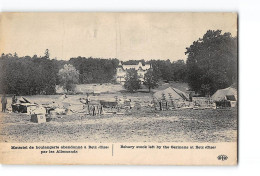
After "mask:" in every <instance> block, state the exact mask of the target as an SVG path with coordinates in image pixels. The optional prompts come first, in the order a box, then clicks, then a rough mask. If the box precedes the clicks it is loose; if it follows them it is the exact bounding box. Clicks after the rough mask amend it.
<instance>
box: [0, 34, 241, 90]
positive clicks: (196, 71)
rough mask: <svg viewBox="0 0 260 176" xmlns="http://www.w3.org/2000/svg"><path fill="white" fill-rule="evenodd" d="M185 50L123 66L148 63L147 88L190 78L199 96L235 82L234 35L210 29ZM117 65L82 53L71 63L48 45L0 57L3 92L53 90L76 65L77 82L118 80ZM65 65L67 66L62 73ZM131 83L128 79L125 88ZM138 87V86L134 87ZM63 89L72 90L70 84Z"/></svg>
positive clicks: (109, 81)
mask: <svg viewBox="0 0 260 176" xmlns="http://www.w3.org/2000/svg"><path fill="white" fill-rule="evenodd" d="M185 54H186V55H187V60H186V62H185V61H184V60H177V61H174V62H171V61H170V60H169V59H168V60H159V59H152V60H149V61H145V60H129V61H124V62H123V64H128V65H131V64H132V65H133V64H138V63H139V62H142V64H150V65H151V66H152V70H149V72H147V74H146V76H145V85H147V86H148V88H149V89H151V88H154V87H156V86H157V85H158V84H157V83H158V81H159V80H162V81H165V82H169V81H178V82H187V83H188V84H189V87H190V89H191V90H194V91H195V92H197V93H199V94H202V95H211V94H213V93H214V92H215V91H216V90H217V89H221V88H226V87H228V86H230V85H232V84H236V83H237V38H236V37H232V36H231V34H230V33H224V34H222V32H221V30H216V31H213V30H208V31H207V32H206V33H205V34H204V36H203V37H202V38H199V39H198V40H197V41H194V42H193V43H192V44H191V45H190V46H189V47H187V48H186V52H185ZM118 64H119V60H118V59H116V58H109V59H104V58H92V57H89V58H86V57H81V56H79V57H76V58H71V59H70V60H68V61H64V60H57V59H51V58H50V51H49V50H48V49H46V51H45V53H44V56H43V57H42V56H37V55H34V56H33V57H30V56H24V57H19V56H18V55H17V53H14V54H4V53H3V54H2V55H1V57H0V93H1V94H3V93H6V94H16V95H35V94H55V93H56V85H66V84H67V83H68V81H65V82H66V83H65V82H64V78H68V75H64V70H65V71H66V70H67V71H68V70H73V69H71V67H70V66H69V65H71V66H73V67H74V68H75V70H74V73H76V74H74V75H75V77H74V78H77V79H78V80H77V81H75V80H74V83H77V84H88V83H115V75H116V68H117V67H118ZM65 65H67V66H66V68H64V66H65ZM61 69H64V70H63V72H62V71H61ZM129 74H135V72H134V71H132V73H129ZM134 77H136V76H135V75H134ZM62 78H63V79H62ZM74 78H73V79H74ZM129 80H132V79H129ZM132 81H133V80H132ZM134 82H138V83H139V81H134ZM131 85H132V84H129V83H128V84H127V85H126V86H125V87H129V86H131ZM65 87H66V86H65ZM139 87H140V86H135V89H136V88H139ZM65 89H67V90H68V89H69V87H68V86H67V88H65ZM130 89H131V90H134V89H132V88H130Z"/></svg>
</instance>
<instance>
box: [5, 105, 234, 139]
mask: <svg viewBox="0 0 260 176" xmlns="http://www.w3.org/2000/svg"><path fill="white" fill-rule="evenodd" d="M0 127H1V130H0V141H1V142H229V141H233V142H234V141H236V140H237V109H236V108H232V109H206V110H193V109H183V110H175V111H159V112H158V111H157V112H154V111H153V110H149V109H148V110H144V111H141V112H140V111H136V112H130V113H129V114H127V115H100V116H89V115H87V116H86V115H84V114H73V115H62V116H59V118H58V117H56V118H53V119H52V120H51V121H50V122H47V123H43V124H37V123H32V122H30V116H29V115H26V114H19V113H4V114H3V113H0Z"/></svg>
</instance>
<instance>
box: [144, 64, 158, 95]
mask: <svg viewBox="0 0 260 176" xmlns="http://www.w3.org/2000/svg"><path fill="white" fill-rule="evenodd" d="M158 82H159V77H158V75H157V74H156V72H155V71H153V69H149V70H148V71H147V72H146V73H145V75H144V85H145V86H146V87H148V89H149V92H150V91H151V89H154V88H156V87H158V86H159V84H158Z"/></svg>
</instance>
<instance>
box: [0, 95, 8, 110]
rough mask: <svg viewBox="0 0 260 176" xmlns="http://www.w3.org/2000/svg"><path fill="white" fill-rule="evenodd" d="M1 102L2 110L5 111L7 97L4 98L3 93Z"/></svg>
mask: <svg viewBox="0 0 260 176" xmlns="http://www.w3.org/2000/svg"><path fill="white" fill-rule="evenodd" d="M1 103H2V112H5V110H6V105H7V98H6V96H5V94H4V95H3V97H2V98H1Z"/></svg>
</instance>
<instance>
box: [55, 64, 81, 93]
mask: <svg viewBox="0 0 260 176" xmlns="http://www.w3.org/2000/svg"><path fill="white" fill-rule="evenodd" d="M58 75H59V78H60V85H61V86H62V87H63V89H64V90H66V91H67V92H69V91H74V90H75V87H76V85H75V84H77V83H78V82H79V72H78V71H77V70H76V69H75V67H73V65H70V64H65V65H64V67H63V68H62V69H60V70H59V73H58Z"/></svg>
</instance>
